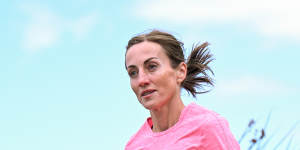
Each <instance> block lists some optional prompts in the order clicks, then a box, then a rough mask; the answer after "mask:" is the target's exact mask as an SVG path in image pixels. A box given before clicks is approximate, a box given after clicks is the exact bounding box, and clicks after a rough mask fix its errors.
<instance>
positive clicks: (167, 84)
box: [126, 41, 182, 110]
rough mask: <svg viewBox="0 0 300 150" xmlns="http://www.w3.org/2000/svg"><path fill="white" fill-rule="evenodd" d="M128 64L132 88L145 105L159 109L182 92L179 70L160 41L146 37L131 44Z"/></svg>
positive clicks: (127, 55) (127, 59)
mask: <svg viewBox="0 0 300 150" xmlns="http://www.w3.org/2000/svg"><path fill="white" fill-rule="evenodd" d="M126 68H127V72H128V74H129V76H130V85H131V88H132V90H133V91H134V93H135V94H136V96H137V98H138V100H139V102H140V103H141V104H142V105H143V106H144V107H145V108H146V109H149V110H151V109H158V108H160V107H161V106H162V105H164V104H166V103H167V102H169V101H170V100H172V99H173V98H174V97H175V95H176V94H179V95H180V83H181V82H182V80H181V78H180V77H179V76H178V75H179V74H180V73H179V71H178V69H173V68H172V67H171V64H170V60H169V58H168V56H167V55H166V54H165V52H164V50H163V48H162V47H161V46H160V45H159V44H157V43H154V42H147V41H146V42H142V43H138V44H135V45H133V46H132V47H130V48H129V49H128V51H127V54H126Z"/></svg>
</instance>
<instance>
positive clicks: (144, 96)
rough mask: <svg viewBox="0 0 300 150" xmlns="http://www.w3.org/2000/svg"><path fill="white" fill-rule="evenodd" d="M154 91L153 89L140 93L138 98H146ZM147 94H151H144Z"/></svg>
mask: <svg viewBox="0 0 300 150" xmlns="http://www.w3.org/2000/svg"><path fill="white" fill-rule="evenodd" d="M155 91H156V90H155V89H147V90H144V91H142V93H141V94H140V96H141V97H143V98H147V97H149V96H151V95H152V94H153V93H154V92H155ZM148 92H151V93H150V94H146V93H148ZM145 94H146V95H145Z"/></svg>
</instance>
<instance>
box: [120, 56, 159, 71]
mask: <svg viewBox="0 0 300 150" xmlns="http://www.w3.org/2000/svg"><path fill="white" fill-rule="evenodd" d="M152 59H158V58H157V57H150V58H148V59H147V60H145V61H144V64H147V63H148V62H149V61H151V60H152ZM135 67H136V66H135V65H129V66H128V67H127V68H126V69H128V68H135Z"/></svg>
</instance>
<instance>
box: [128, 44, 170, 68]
mask: <svg viewBox="0 0 300 150" xmlns="http://www.w3.org/2000/svg"><path fill="white" fill-rule="evenodd" d="M150 57H157V58H158V59H160V60H164V59H168V57H167V56H166V54H165V52H164V50H163V48H162V47H161V46H160V45H159V44H157V43H154V42H148V41H145V42H142V43H138V44H135V45H133V46H132V47H130V48H129V49H128V50H127V54H126V65H127V66H129V65H138V64H142V63H144V61H145V60H147V59H148V58H150Z"/></svg>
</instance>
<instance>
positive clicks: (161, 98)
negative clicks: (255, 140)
mask: <svg viewBox="0 0 300 150" xmlns="http://www.w3.org/2000/svg"><path fill="white" fill-rule="evenodd" d="M207 45H208V43H204V44H202V45H200V46H196V47H194V48H193V50H192V52H191V54H190V56H189V57H188V59H187V62H185V59H184V54H183V43H181V42H180V41H178V40H177V39H176V38H175V37H174V36H173V35H171V34H169V33H166V32H161V31H158V30H153V31H151V32H149V33H146V34H141V35H137V36H135V37H133V38H132V39H130V40H129V42H128V45H127V47H126V48H127V50H126V55H125V57H126V58H125V67H126V70H127V72H128V75H129V77H130V85H131V88H132V90H133V91H134V93H135V94H136V96H137V99H138V100H139V102H140V103H141V104H142V105H143V106H144V107H145V108H146V109H148V110H149V111H150V115H151V117H149V118H148V119H147V120H146V121H145V123H144V124H143V125H142V127H141V128H140V129H139V130H138V132H137V133H136V134H135V135H133V136H132V137H131V139H130V140H129V142H128V143H127V145H126V147H125V149H126V150H192V149H193V150H196V149H197V150H198V149H199V150H236V149H240V148H239V144H238V143H237V141H236V140H235V139H234V137H233V135H232V133H231V132H230V129H229V125H228V123H227V121H226V120H225V119H224V118H222V117H221V116H219V115H218V114H217V113H215V112H212V111H210V110H207V109H205V108H203V107H201V106H199V105H197V104H195V103H191V104H189V105H187V106H185V105H184V104H183V102H182V100H181V97H180V91H181V88H184V89H185V90H187V91H188V92H189V93H191V94H192V95H193V96H194V97H195V96H196V94H201V93H204V92H207V91H201V90H203V88H204V86H207V85H213V82H212V79H211V78H210V77H209V76H208V74H207V73H208V71H209V72H211V73H212V71H211V69H210V68H209V66H208V64H209V63H210V62H211V61H212V56H211V54H209V52H208V50H207V48H206V47H207ZM199 90H200V91H199Z"/></svg>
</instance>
